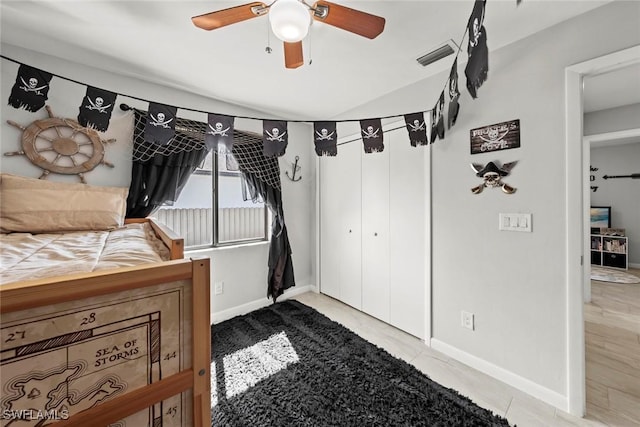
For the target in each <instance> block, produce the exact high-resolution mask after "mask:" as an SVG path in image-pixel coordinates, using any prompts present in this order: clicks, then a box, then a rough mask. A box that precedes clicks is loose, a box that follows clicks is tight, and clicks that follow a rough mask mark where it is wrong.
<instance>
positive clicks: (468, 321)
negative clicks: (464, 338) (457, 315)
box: [462, 311, 474, 331]
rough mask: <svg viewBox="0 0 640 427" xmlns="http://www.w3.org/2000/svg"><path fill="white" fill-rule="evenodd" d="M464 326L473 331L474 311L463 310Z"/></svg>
mask: <svg viewBox="0 0 640 427" xmlns="http://www.w3.org/2000/svg"><path fill="white" fill-rule="evenodd" d="M462 326H463V327H465V328H467V329H471V330H472V331H473V330H474V324H473V313H469V312H467V311H463V312H462Z"/></svg>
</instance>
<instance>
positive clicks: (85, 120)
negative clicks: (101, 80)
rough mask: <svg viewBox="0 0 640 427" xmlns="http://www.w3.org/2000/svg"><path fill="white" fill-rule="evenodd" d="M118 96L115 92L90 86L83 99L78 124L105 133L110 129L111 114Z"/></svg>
mask: <svg viewBox="0 0 640 427" xmlns="http://www.w3.org/2000/svg"><path fill="white" fill-rule="evenodd" d="M117 96H118V95H117V94H115V93H113V92H109V91H107V90H102V89H98V88H95V87H91V86H88V87H87V93H86V95H85V96H84V98H82V104H81V105H80V112H79V113H78V123H80V124H81V125H82V126H85V127H90V128H94V129H95V130H97V131H100V132H105V131H106V130H107V128H108V127H109V120H111V112H112V111H113V107H114V105H115V102H116V97H117Z"/></svg>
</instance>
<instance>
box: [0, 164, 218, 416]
mask: <svg viewBox="0 0 640 427" xmlns="http://www.w3.org/2000/svg"><path fill="white" fill-rule="evenodd" d="M74 186H80V187H74ZM108 188H109V187H93V188H92V187H91V186H87V185H84V184H61V183H53V182H47V181H41V180H32V179H27V178H22V177H15V176H10V175H6V174H2V178H1V189H2V194H1V197H2V199H1V203H2V204H1V205H0V211H1V215H2V217H1V218H0V228H2V232H3V234H2V235H0V245H1V247H2V261H3V262H2V266H1V267H0V268H2V269H3V270H0V330H1V340H2V341H1V342H0V343H1V346H0V355H1V358H0V359H1V362H0V379H1V382H2V395H1V396H0V406H1V407H2V412H1V414H0V424H1V425H2V426H9V425H14V424H15V425H20V426H23V425H24V426H36V425H37V426H40V425H49V424H55V425H56V426H114V427H132V426H135V427H137V426H154V427H155V426H162V427H174V426H175V427H178V426H180V427H183V426H191V425H195V426H208V425H210V419H211V415H210V368H209V366H210V352H211V351H210V350H211V349H210V346H211V340H210V322H209V302H210V300H209V298H210V296H209V277H210V276H209V259H206V258H205V259H183V242H182V239H180V238H178V237H177V236H175V234H174V233H173V232H171V230H169V229H167V228H166V227H164V226H162V225H160V224H158V223H155V222H154V221H153V220H151V219H135V220H127V221H126V223H125V221H124V210H123V206H122V204H123V203H124V201H123V197H124V198H126V190H123V189H117V190H114V191H113V195H105V194H106V193H105V191H107V192H109V191H111V190H105V189H108ZM94 191H96V192H98V193H99V194H98V195H97V196H96V195H95V194H92V193H93V192H94ZM52 199H53V200H55V203H53V206H52V202H51V200H52ZM61 200H64V201H65V202H64V203H61ZM105 204H106V205H109V206H108V207H107V208H104V209H102V207H101V208H100V209H98V210H99V211H100V212H98V213H95V212H89V210H91V209H94V210H95V208H96V206H102V205H105ZM87 206H90V207H91V209H87ZM43 212H46V213H47V214H48V216H47V217H46V218H45V217H43V215H44V214H43ZM78 212H82V214H81V215H80V216H78V215H77V213H78ZM114 213H115V214H114ZM105 218H106V220H105ZM114 218H116V219H115V223H114ZM47 223H51V224H54V226H55V227H57V228H63V229H64V230H53V231H52V230H50V229H49V228H50V226H51V224H49V225H47ZM86 227H89V228H86ZM85 231H86V232H88V234H89V237H86V238H87V239H88V241H89V242H90V245H89V246H91V245H96V242H105V245H103V246H100V247H99V250H98V252H99V254H98V255H99V256H96V255H89V254H85V253H84V252H82V250H81V252H80V255H74V254H73V253H72V252H71V248H72V247H73V246H76V243H77V242H79V241H81V240H83V239H84V238H85V237H81V236H82V234H83V232H85ZM130 231H131V233H132V234H129V232H130ZM109 235H113V236H115V237H114V238H112V239H110V238H109V237H108V236H109ZM63 236H66V237H63ZM131 236H138V237H137V238H138V239H139V240H140V242H139V243H140V244H142V242H143V240H145V239H146V237H149V238H150V239H151V240H150V243H149V245H150V246H154V245H157V244H160V243H161V244H163V245H164V249H162V248H160V247H159V248H160V250H159V251H158V252H157V256H158V259H154V258H153V256H152V257H151V258H149V259H147V258H145V257H144V256H142V255H141V254H137V253H134V256H127V255H123V252H122V251H123V250H124V249H125V248H126V247H127V246H131V247H132V248H134V252H137V251H138V248H139V246H138V244H137V243H136V244H134V243H130V242H131V241H132V240H128V239H131ZM145 236H146V237H145ZM8 242H11V243H15V242H19V243H18V244H17V245H16V246H20V245H22V246H23V249H24V247H26V248H27V249H28V250H30V251H31V252H27V254H26V255H19V254H18V253H19V251H18V250H15V251H14V249H13V246H11V245H10V244H9V243H8ZM106 242H110V243H106ZM45 243H53V246H47V245H46V244H45ZM85 243H86V242H85ZM78 246H81V245H78ZM47 248H48V249H47ZM94 249H95V248H94ZM94 252H95V251H94ZM51 253H53V254H57V255H58V256H59V258H61V259H59V260H56V261H55V262H53V261H47V257H48V255H47V254H51ZM98 258H99V259H98ZM118 258H123V259H124V261H125V264H124V266H121V265H122V264H118V263H117V262H116V261H117V260H118ZM132 258H137V259H135V260H134V261H132V260H131V259H132ZM138 258H139V259H138ZM94 261H95V262H94ZM120 261H122V260H120ZM25 262H26V264H24V263H25ZM62 264H67V265H71V266H72V267H73V269H72V270H62V269H61V267H60V265H62ZM89 264H90V265H91V268H86V266H87V265H89ZM37 265H44V267H43V268H42V271H40V270H38V269H37V268H36V266H37ZM47 270H49V272H50V273H51V274H46V271H47ZM194 337H197V338H194Z"/></svg>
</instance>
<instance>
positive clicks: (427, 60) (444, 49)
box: [416, 40, 457, 67]
mask: <svg viewBox="0 0 640 427" xmlns="http://www.w3.org/2000/svg"><path fill="white" fill-rule="evenodd" d="M454 47H455V48H456V49H457V46H456V45H455V43H453V40H449V41H447V42H446V43H444V44H443V45H441V46H440V47H438V48H436V49H433V50H432V51H431V52H428V53H425V54H424V55H422V56H421V57H419V58H416V61H418V64H420V65H422V66H423V67H426V66H427V65H429V64H433V63H434V62H436V61H439V60H441V59H442V58H446V57H447V56H449V55H451V54H452V53H454V52H455V50H454Z"/></svg>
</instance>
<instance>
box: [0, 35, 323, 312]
mask: <svg viewBox="0 0 640 427" xmlns="http://www.w3.org/2000/svg"><path fill="white" fill-rule="evenodd" d="M1 49H2V53H3V55H6V56H8V57H10V58H13V59H15V60H18V61H21V62H24V63H27V64H29V65H32V66H34V67H38V68H41V69H43V70H46V71H48V72H51V73H54V74H58V75H61V76H64V77H67V78H71V79H74V80H77V81H80V82H82V83H85V84H88V85H93V86H97V87H101V88H104V89H108V90H111V91H114V92H118V93H125V94H127V95H130V96H134V97H137V98H142V99H146V100H150V101H155V102H161V103H167V104H170V105H176V106H178V107H185V108H191V109H196V110H202V111H211V112H217V113H224V114H230V115H234V114H237V115H242V116H248V117H269V116H268V115H267V114H265V113H264V112H259V111H254V110H249V109H246V108H243V107H239V106H236V105H231V104H226V103H223V102H220V101H216V100H213V99H208V98H203V97H201V96H198V95H194V94H191V93H186V92H183V91H179V90H176V89H172V88H168V87H164V86H159V85H154V84H150V83H145V82H142V81H139V80H136V79H131V78H128V77H123V76H120V75H116V74H111V73H106V72H103V71H102V70H99V69H94V68H91V67H88V66H86V65H82V64H75V63H69V62H66V61H63V60H60V59H57V58H54V57H51V56H47V55H42V54H38V53H36V52H32V51H25V50H22V49H19V48H17V47H15V46H11V45H6V44H2V45H1ZM0 65H1V85H0V99H2V100H3V101H2V102H1V107H0V113H1V115H2V125H1V126H0V151H1V152H2V153H4V152H7V151H17V150H19V146H20V136H21V132H20V131H19V130H18V129H16V128H14V127H12V126H9V125H7V124H6V123H5V121H6V120H7V119H10V120H13V121H15V122H17V123H19V124H22V125H28V124H29V123H31V122H32V121H34V120H37V119H40V118H46V117H47V113H46V111H45V110H44V109H42V110H40V111H38V112H36V113H30V112H27V111H24V110H16V109H14V108H13V107H11V106H9V105H7V103H6V100H7V99H8V96H9V93H10V91H11V87H12V86H13V83H14V82H15V78H16V72H17V70H18V65H17V64H15V63H13V62H10V61H7V60H4V59H2V60H0ZM85 91H86V86H83V85H78V84H75V83H72V82H69V81H66V80H63V79H59V78H56V77H54V78H53V79H52V81H51V89H50V91H49V100H48V102H47V103H48V104H49V105H51V107H52V109H53V112H54V113H55V115H56V116H60V117H69V118H74V119H75V118H76V117H77V115H78V108H79V106H80V103H81V102H82V97H83V96H84V94H85ZM116 102H117V104H118V105H119V104H120V103H121V102H125V103H127V104H129V105H130V106H134V107H139V108H144V109H146V107H147V103H146V102H142V101H138V100H136V99H131V98H126V97H124V96H118V98H117V100H116ZM178 115H179V116H180V117H184V118H191V119H196V120H202V121H205V120H206V115H205V114H204V113H197V112H192V111H187V110H184V109H178ZM127 123H128V125H129V126H131V124H132V121H131V113H128V114H125V113H123V112H122V111H120V109H119V108H116V109H115V110H114V112H113V116H112V124H113V125H112V126H114V129H115V128H116V127H117V128H118V131H117V132H114V131H112V129H111V127H112V126H110V128H109V129H108V130H107V132H106V133H105V136H109V137H116V138H117V142H116V143H115V144H113V145H109V146H107V148H106V155H105V159H106V160H108V161H110V162H113V163H114V164H115V169H109V168H107V167H104V166H98V167H97V168H96V169H94V170H93V171H92V172H90V173H87V174H86V179H87V182H88V183H89V184H93V185H104V186H123V187H128V186H129V183H130V180H131V150H132V143H131V139H130V138H131V136H130V135H131V129H130V128H129V129H127ZM236 128H237V129H241V130H246V131H252V132H257V133H259V134H261V133H262V123H261V122H260V121H257V120H249V119H237V120H236ZM289 132H290V137H289V147H288V150H287V153H286V154H285V155H284V157H282V158H281V159H280V167H281V178H282V190H283V203H284V212H285V217H286V220H287V226H288V231H289V239H290V241H291V247H292V250H293V255H292V257H293V266H294V271H295V275H296V279H297V280H296V282H297V284H298V286H304V285H309V284H313V279H312V278H313V274H312V267H311V260H312V256H313V254H312V250H313V249H312V248H314V245H315V242H314V232H313V230H314V228H313V226H312V224H313V223H312V221H314V220H315V219H314V210H313V209H312V206H313V201H314V200H315V162H314V161H312V157H311V156H312V150H313V148H312V147H313V138H312V133H311V127H310V125H307V124H290V125H289ZM112 133H116V135H112ZM296 155H299V156H300V162H299V164H300V165H301V166H302V171H301V172H302V176H303V179H302V181H299V182H296V183H291V182H290V181H288V180H287V178H286V176H285V174H284V171H285V169H287V168H289V167H290V164H289V162H293V160H294V157H295V156H296ZM313 155H315V154H313ZM0 161H1V163H0V171H2V172H6V173H13V174H17V175H22V176H31V177H38V176H40V173H41V172H40V170H39V168H37V167H35V166H33V165H32V164H31V163H30V162H29V161H28V160H27V159H26V157H24V156H20V157H4V156H3V157H1V158H0ZM49 179H52V180H58V181H71V182H76V181H77V180H78V178H77V177H73V176H61V175H54V174H51V175H50V178H49ZM268 250H269V248H268V244H267V243H262V244H255V245H251V246H242V247H236V248H225V249H215V250H210V251H206V252H199V253H198V254H197V255H199V256H202V255H205V256H210V257H211V260H212V270H211V271H212V277H211V283H212V284H213V283H214V282H216V281H224V282H225V292H224V294H223V295H216V296H214V295H213V291H212V292H211V295H212V302H211V307H212V311H213V312H214V313H215V312H217V311H222V310H225V309H230V308H233V307H235V306H238V305H242V304H246V303H250V302H253V301H255V300H261V301H265V302H268V300H267V299H266V294H267V258H268Z"/></svg>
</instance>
